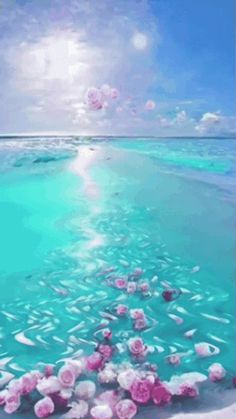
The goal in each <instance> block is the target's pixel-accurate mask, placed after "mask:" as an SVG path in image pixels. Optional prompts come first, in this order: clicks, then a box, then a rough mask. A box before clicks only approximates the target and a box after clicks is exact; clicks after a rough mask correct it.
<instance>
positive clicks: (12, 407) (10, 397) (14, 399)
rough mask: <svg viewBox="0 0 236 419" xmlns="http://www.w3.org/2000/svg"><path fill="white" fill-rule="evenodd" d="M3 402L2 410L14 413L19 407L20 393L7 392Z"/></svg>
mask: <svg viewBox="0 0 236 419" xmlns="http://www.w3.org/2000/svg"><path fill="white" fill-rule="evenodd" d="M5 403H6V404H5V406H4V411H5V412H6V413H8V414H11V413H14V412H15V411H16V410H17V409H18V408H19V407H20V395H19V394H14V393H11V392H8V394H7V395H6V397H5Z"/></svg>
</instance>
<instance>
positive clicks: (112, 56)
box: [0, 0, 236, 136]
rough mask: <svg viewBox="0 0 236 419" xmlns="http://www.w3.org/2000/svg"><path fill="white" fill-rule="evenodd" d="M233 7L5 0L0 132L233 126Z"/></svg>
mask: <svg viewBox="0 0 236 419" xmlns="http://www.w3.org/2000/svg"><path fill="white" fill-rule="evenodd" d="M234 8H235V4H234V0H224V1H222V0H195V1H191V0H31V1H29V0H0V56H1V63H0V86H1V95H0V134H2V135H4V134H21V133H22V134H26V133H28V134H46V133H47V134H69V135H70V134H75V135H134V136H135V135H137V136H149V135H150V136H214V135H215V136H225V135H229V134H230V135H232V134H235V132H236V121H235V119H236V118H235V74H236V73H235V45H234V16H235V10H234Z"/></svg>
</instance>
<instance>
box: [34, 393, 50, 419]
mask: <svg viewBox="0 0 236 419" xmlns="http://www.w3.org/2000/svg"><path fill="white" fill-rule="evenodd" d="M53 412H54V403H53V401H52V399H50V397H44V398H43V399H41V400H39V401H38V402H37V403H36V404H35V405H34V413H35V415H36V416H37V418H47V417H48V416H50V415H51V414H52V413H53Z"/></svg>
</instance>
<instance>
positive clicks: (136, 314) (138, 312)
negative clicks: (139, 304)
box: [130, 308, 145, 320]
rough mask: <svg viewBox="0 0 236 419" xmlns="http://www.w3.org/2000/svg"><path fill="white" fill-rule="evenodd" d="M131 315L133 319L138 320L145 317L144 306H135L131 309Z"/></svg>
mask: <svg viewBox="0 0 236 419" xmlns="http://www.w3.org/2000/svg"><path fill="white" fill-rule="evenodd" d="M130 317H131V319H134V320H137V319H142V320H143V319H144V318H145V314H144V311H143V309H142V308H135V309H132V310H130Z"/></svg>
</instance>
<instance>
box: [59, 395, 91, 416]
mask: <svg viewBox="0 0 236 419" xmlns="http://www.w3.org/2000/svg"><path fill="white" fill-rule="evenodd" d="M70 406H71V409H70V410H69V412H67V413H66V414H65V415H63V416H62V417H63V419H75V418H76V419H82V418H84V417H85V416H87V414H88V410H89V406H88V403H86V402H85V401H84V400H80V401H79V402H78V403H76V402H72V403H71V405H70Z"/></svg>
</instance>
